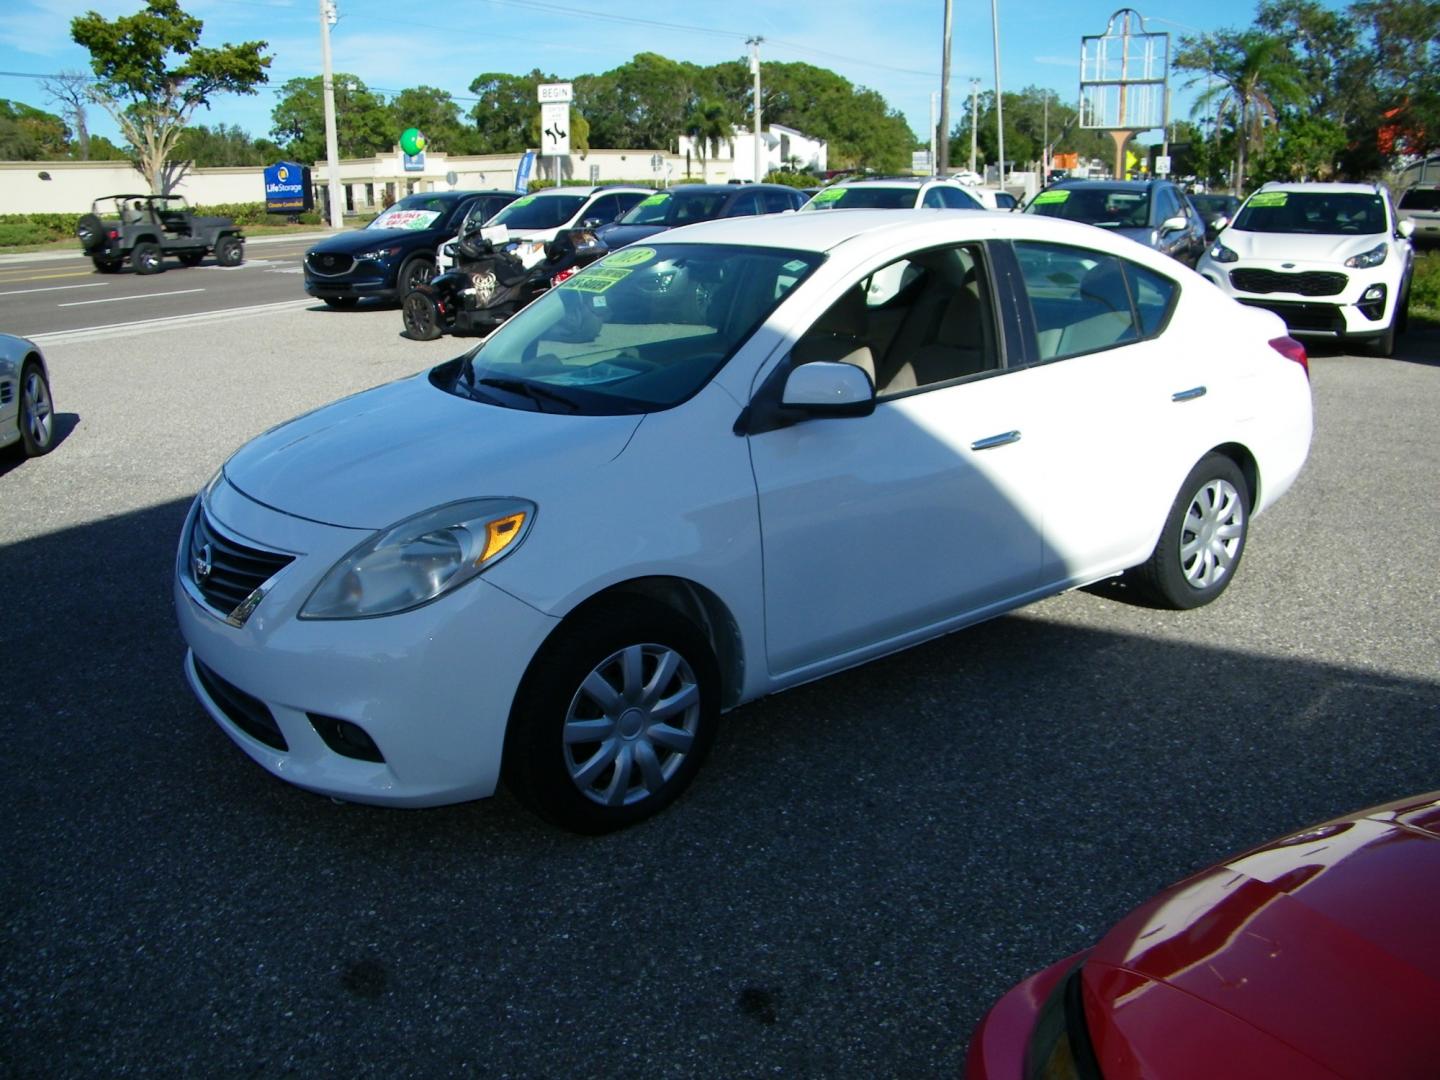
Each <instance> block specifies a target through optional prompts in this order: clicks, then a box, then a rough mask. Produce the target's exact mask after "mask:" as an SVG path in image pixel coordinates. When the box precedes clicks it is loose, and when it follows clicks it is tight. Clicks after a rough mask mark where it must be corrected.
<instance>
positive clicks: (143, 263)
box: [130, 243, 165, 274]
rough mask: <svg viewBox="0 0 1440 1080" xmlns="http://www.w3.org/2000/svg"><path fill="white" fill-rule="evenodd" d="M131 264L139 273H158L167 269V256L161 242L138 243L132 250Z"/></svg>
mask: <svg viewBox="0 0 1440 1080" xmlns="http://www.w3.org/2000/svg"><path fill="white" fill-rule="evenodd" d="M130 265H131V266H133V267H135V272H136V273H137V274H158V273H160V271H161V270H164V269H165V256H164V254H162V253H161V251H160V245H159V244H151V243H144V244H136V245H135V249H134V250H133V251H131V252H130Z"/></svg>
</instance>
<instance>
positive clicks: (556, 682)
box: [505, 597, 720, 833]
mask: <svg viewBox="0 0 1440 1080" xmlns="http://www.w3.org/2000/svg"><path fill="white" fill-rule="evenodd" d="M719 713H720V674H719V667H718V665H717V664H716V662H715V654H714V652H713V651H712V650H711V648H710V643H709V642H708V641H707V640H706V638H705V636H704V635H703V634H702V633H701V632H700V631H699V630H698V629H697V628H696V627H695V626H694V624H692V623H691V622H690V621H689V620H687V619H685V618H683V617H681V616H680V615H678V614H676V613H675V612H674V611H672V610H670V609H669V608H667V607H665V606H663V605H661V604H657V603H654V602H652V601H648V600H644V599H642V598H639V597H631V598H627V599H626V600H625V601H623V602H617V603H613V604H608V605H604V606H602V607H596V608H593V609H591V610H590V611H588V612H582V613H581V614H579V615H577V616H574V617H573V618H572V619H571V620H570V621H568V622H567V623H566V625H564V626H562V627H561V628H560V629H559V630H557V631H556V632H555V633H554V634H553V635H552V637H551V639H550V640H549V641H547V642H546V643H545V645H544V647H543V648H542V649H541V650H540V653H539V654H538V655H537V656H536V658H535V661H534V662H533V663H532V664H531V666H530V670H529V671H528V672H526V675H525V680H524V682H523V683H522V685H521V688H520V692H519V694H517V696H516V699H515V706H514V709H513V710H512V712H511V715H510V728H509V730H508V732H507V733H506V741H505V781H506V784H507V785H508V786H509V787H510V789H511V790H512V791H513V792H514V793H515V795H516V797H517V798H519V799H520V801H521V802H523V803H525V804H526V805H527V806H529V807H530V808H531V809H532V810H534V811H535V812H536V813H538V814H539V815H540V816H541V817H544V818H546V819H547V820H549V821H552V822H554V823H555V824H557V825H561V826H563V827H565V828H567V829H572V830H574V831H575V832H582V833H604V832H610V831H612V830H614V829H620V828H624V827H625V826H627V825H633V824H635V823H636V822H638V821H641V820H643V819H644V818H647V817H649V816H650V815H651V814H654V813H656V812H658V811H660V810H662V809H664V808H665V807H666V806H668V805H669V804H670V803H671V802H673V801H674V800H675V799H676V797H678V796H679V795H680V793H681V792H682V791H684V789H685V788H686V786H688V785H689V783H690V781H691V780H692V779H693V778H694V776H695V774H696V773H697V772H698V771H699V769H700V765H701V763H702V762H703V761H704V758H705V754H706V752H707V751H708V750H709V747H710V743H711V741H712V740H713V739H714V737H715V727H716V724H717V721H718V717H719Z"/></svg>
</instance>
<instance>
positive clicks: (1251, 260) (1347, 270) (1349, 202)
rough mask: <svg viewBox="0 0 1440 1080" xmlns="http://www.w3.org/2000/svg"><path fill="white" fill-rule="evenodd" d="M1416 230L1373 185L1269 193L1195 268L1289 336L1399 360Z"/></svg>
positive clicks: (1245, 210) (1275, 187) (1270, 187)
mask: <svg viewBox="0 0 1440 1080" xmlns="http://www.w3.org/2000/svg"><path fill="white" fill-rule="evenodd" d="M1414 231H1415V227H1414V226H1413V225H1412V224H1411V223H1410V222H1408V221H1400V220H1399V219H1398V218H1397V217H1396V215H1395V207H1394V206H1393V205H1392V204H1391V202H1390V193H1389V192H1388V191H1386V190H1385V189H1384V188H1383V187H1380V186H1378V185H1376V184H1266V185H1265V186H1264V187H1262V188H1261V189H1260V190H1259V191H1257V192H1255V194H1253V195H1251V196H1250V198H1249V199H1247V200H1246V201H1245V204H1244V205H1243V206H1242V207H1241V208H1240V210H1239V212H1238V213H1237V214H1236V215H1235V218H1234V220H1233V221H1231V223H1230V224H1229V226H1227V227H1226V228H1225V229H1224V230H1223V231H1222V232H1221V233H1220V235H1219V236H1218V237H1216V239H1215V243H1214V245H1213V246H1211V248H1210V250H1208V251H1207V252H1206V253H1205V254H1204V256H1202V257H1201V259H1200V263H1199V265H1198V266H1197V267H1196V269H1197V270H1199V271H1200V273H1201V274H1202V275H1204V276H1205V277H1206V278H1208V279H1209V280H1210V281H1212V282H1213V283H1214V284H1216V285H1218V286H1219V287H1220V288H1221V289H1223V290H1224V291H1225V292H1227V293H1229V294H1230V295H1231V296H1233V297H1234V298H1235V299H1236V300H1239V301H1240V302H1241V303H1242V304H1250V305H1251V306H1253V307H1262V308H1267V309H1269V310H1270V311H1273V312H1275V313H1276V314H1277V315H1279V316H1280V317H1281V318H1283V319H1284V320H1285V323H1286V325H1287V326H1288V327H1289V328H1290V331H1291V333H1293V334H1300V335H1309V336H1316V337H1332V338H1340V339H1345V340H1347V341H1359V342H1364V343H1365V344H1367V345H1369V346H1370V347H1371V348H1372V349H1373V350H1374V351H1375V352H1377V353H1378V354H1379V355H1381V356H1389V355H1390V354H1391V353H1393V352H1394V351H1395V335H1396V334H1397V333H1403V332H1404V330H1405V323H1406V307H1407V305H1408V304H1409V300H1410V275H1411V270H1412V266H1413V263H1414V251H1413V247H1412V245H1411V243H1410V236H1411V234H1412V233H1413V232H1414Z"/></svg>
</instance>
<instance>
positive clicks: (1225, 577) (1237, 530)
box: [1138, 454, 1250, 610]
mask: <svg viewBox="0 0 1440 1080" xmlns="http://www.w3.org/2000/svg"><path fill="white" fill-rule="evenodd" d="M1249 527H1250V487H1249V485H1248V484H1247V483H1246V481H1245V477H1244V476H1243V475H1242V474H1241V472H1240V469H1239V467H1238V466H1237V465H1236V464H1235V462H1233V461H1231V460H1230V459H1229V458H1228V457H1225V456H1223V455H1221V454H1207V455H1206V456H1205V457H1204V458H1203V459H1202V460H1201V461H1200V464H1198V465H1196V466H1195V468H1194V469H1192V470H1191V471H1190V475H1189V476H1187V477H1186V478H1185V483H1184V484H1182V485H1181V487H1180V494H1179V495H1177V496H1176V498H1175V502H1174V503H1173V504H1172V505H1171V507H1170V515H1169V517H1167V518H1166V520H1165V528H1164V529H1163V530H1162V531H1161V533H1160V541H1159V543H1157V544H1156V545H1155V551H1154V554H1152V555H1151V556H1150V559H1149V561H1148V562H1146V563H1145V564H1144V565H1142V566H1141V567H1139V568H1138V576H1139V579H1140V581H1141V583H1142V585H1143V587H1144V588H1145V589H1146V591H1147V592H1148V593H1149V594H1150V596H1151V598H1152V599H1153V600H1154V601H1155V602H1156V603H1158V604H1160V605H1161V606H1163V607H1168V608H1177V609H1180V610H1186V609H1189V608H1197V607H1201V606H1203V605H1205V604H1208V603H1210V601H1212V600H1214V599H1215V598H1216V597H1218V596H1219V595H1220V594H1221V593H1222V592H1224V591H1225V589H1226V588H1227V587H1228V586H1229V584H1230V579H1231V578H1233V577H1234V576H1235V571H1236V570H1237V569H1238V568H1239V566H1240V556H1241V555H1242V554H1244V552H1245V537H1246V535H1247V533H1248V531H1249Z"/></svg>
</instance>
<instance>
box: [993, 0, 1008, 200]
mask: <svg viewBox="0 0 1440 1080" xmlns="http://www.w3.org/2000/svg"><path fill="white" fill-rule="evenodd" d="M990 27H991V31H992V33H993V34H994V37H995V138H996V141H997V142H998V143H999V144H1000V186H1001V187H1004V186H1005V100H1004V96H1003V94H1002V92H1001V90H1000V12H999V11H998V10H997V8H996V6H995V0H990Z"/></svg>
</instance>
